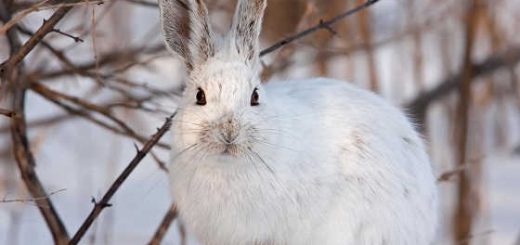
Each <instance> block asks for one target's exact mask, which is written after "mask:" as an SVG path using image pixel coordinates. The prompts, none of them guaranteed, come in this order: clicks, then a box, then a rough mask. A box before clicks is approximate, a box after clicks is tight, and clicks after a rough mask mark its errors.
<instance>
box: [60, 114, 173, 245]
mask: <svg viewBox="0 0 520 245" xmlns="http://www.w3.org/2000/svg"><path fill="white" fill-rule="evenodd" d="M174 116H175V114H174V115H172V116H170V117H168V118H166V121H165V122H164V124H163V125H162V127H161V128H159V129H158V130H157V133H155V134H154V135H153V136H152V137H151V138H150V139H149V140H148V141H147V142H146V143H145V144H144V145H143V147H142V148H141V149H140V150H137V153H136V155H135V157H134V158H133V159H132V161H131V162H130V163H129V164H128V166H127V167H126V168H125V169H124V170H123V172H122V173H121V174H120V175H119V177H117V179H116V180H115V181H114V183H112V185H111V186H110V188H109V189H108V191H107V192H106V193H105V194H104V195H103V197H102V198H101V200H100V201H99V202H94V208H93V209H92V211H91V212H90V214H89V215H88V216H87V218H86V219H85V221H84V222H83V224H82V225H81V227H80V228H79V229H78V231H77V232H76V233H75V234H74V236H73V237H72V239H71V240H70V243H69V244H78V242H79V241H80V240H81V238H82V237H83V236H84V235H85V233H86V232H87V230H88V229H89V227H90V226H91V225H92V223H93V222H94V221H95V219H96V218H97V217H98V216H99V214H100V213H101V211H103V209H105V208H106V207H109V206H111V204H110V203H109V202H110V199H112V196H114V194H115V193H116V191H117V190H118V189H119V188H120V187H121V185H122V184H123V182H124V181H125V180H126V179H127V178H128V176H129V175H130V174H131V173H132V171H133V170H134V169H135V168H136V167H137V165H138V164H139V163H140V162H141V160H143V159H144V157H145V156H146V155H147V154H148V152H149V151H150V150H151V149H152V147H154V146H155V145H156V144H157V143H158V142H159V140H160V139H161V137H162V136H163V135H164V134H165V133H166V132H167V131H168V130H169V128H170V126H171V122H172V118H173V117H174Z"/></svg>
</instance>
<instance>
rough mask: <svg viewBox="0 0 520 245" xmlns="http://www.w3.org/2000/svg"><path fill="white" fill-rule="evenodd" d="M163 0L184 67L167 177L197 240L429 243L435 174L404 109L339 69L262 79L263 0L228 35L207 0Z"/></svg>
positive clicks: (212, 243)
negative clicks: (324, 74) (333, 74)
mask: <svg viewBox="0 0 520 245" xmlns="http://www.w3.org/2000/svg"><path fill="white" fill-rule="evenodd" d="M160 7H161V19H162V29H163V34H164V36H165V39H166V44H167V46H168V47H169V49H171V50H172V51H173V52H174V53H176V54H178V55H180V56H181V57H182V58H183V59H184V61H185V63H186V67H187V69H188V74H189V77H188V79H187V81H186V88H185V91H184V93H183V96H182V100H181V102H180V105H179V110H178V113H177V116H176V117H175V119H174V122H173V126H172V130H173V142H172V163H171V166H170V173H171V175H170V177H171V186H172V192H173V195H174V200H175V202H176V203H177V205H178V209H179V213H180V217H181V218H182V220H183V222H184V223H185V224H186V225H187V228H188V231H189V232H191V233H192V234H194V235H195V237H196V238H197V239H198V240H199V242H201V243H203V244H208V245H235V244H237V245H242V244H243V245H246V244H251V245H253V244H263V245H267V244H271V245H284V244H294V245H300V244H319V245H336V244H337V245H351V244H352V245H363V244H367V245H368V244H374V245H379V244H381V245H383V244H385V245H394V244H395V245H397V244H399V245H402V244H413V245H416V244H418V245H421V244H429V243H431V241H432V239H433V237H434V231H435V227H436V221H437V219H436V216H437V212H436V209H437V191H436V186H435V181H434V177H433V174H432V169H431V166H430V163H429V160H428V156H427V154H426V152H425V149H424V144H423V142H422V139H421V138H420V137H419V136H418V135H417V133H416V132H415V131H414V128H413V127H412V125H411V124H410V122H409V121H408V120H407V118H406V117H405V116H404V115H403V113H402V112H400V111H399V110H398V109H397V108H395V107H394V106H391V105H390V104H389V103H387V102H385V101H384V100H383V99H381V98H380V97H378V96H377V95H375V94H373V93H371V92H368V91H365V90H362V89H359V88H356V87H355V86H353V85H349V83H347V82H344V81H336V80H331V79H325V78H315V79H308V80H297V81H282V82H269V83H267V84H266V85H263V84H261V83H260V79H259V74H258V71H259V63H260V62H259V57H258V56H259V55H258V54H259V47H258V46H259V45H258V36H259V33H260V29H261V23H262V16H263V12H264V9H265V7H266V0H239V1H238V6H237V8H236V13H235V16H234V18H233V23H232V26H231V30H230V32H229V33H228V34H227V35H225V36H223V37H217V36H216V35H215V34H214V33H213V32H212V30H211V27H210V25H209V23H208V20H209V19H208V13H207V8H206V6H205V4H204V3H203V0H160ZM288 11H290V10H288Z"/></svg>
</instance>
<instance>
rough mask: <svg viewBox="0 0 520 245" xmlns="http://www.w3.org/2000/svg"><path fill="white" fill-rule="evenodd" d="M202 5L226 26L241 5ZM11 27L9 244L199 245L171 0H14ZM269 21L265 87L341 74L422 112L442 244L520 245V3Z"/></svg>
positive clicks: (3, 116) (6, 161) (289, 2)
mask: <svg viewBox="0 0 520 245" xmlns="http://www.w3.org/2000/svg"><path fill="white" fill-rule="evenodd" d="M205 2H206V5H207V6H208V9H209V13H210V22H211V24H212V26H213V30H214V31H215V32H218V33H224V32H226V30H227V29H228V28H229V26H230V22H231V19H232V15H233V12H234V8H235V4H236V0H233V1H226V0H205ZM0 23H1V24H0V63H1V65H0V68H1V69H0V73H1V74H0V75H1V81H0V244H9V245H17V244H52V243H55V244H77V243H81V244H197V243H196V242H195V240H194V239H193V237H192V236H191V234H190V232H189V231H187V230H186V228H185V227H184V225H183V224H182V222H179V220H178V219H177V217H176V216H177V210H176V207H175V205H173V204H172V197H171V195H170V192H169V183H168V174H167V172H168V165H169V158H170V155H169V150H168V149H169V148H170V147H169V144H170V143H169V142H170V140H171V137H170V134H171V132H169V125H170V121H171V117H172V115H173V114H174V112H175V111H176V109H177V104H178V101H179V98H180V95H181V94H182V91H183V88H184V85H183V81H184V79H185V77H186V72H185V70H184V68H183V66H184V64H183V63H182V62H181V61H180V60H179V59H178V57H176V56H174V55H172V54H171V53H170V52H168V50H167V49H166V47H165V45H164V41H163V37H162V36H161V30H160V19H159V7H158V3H157V2H156V1H154V0H1V1H0ZM262 28H263V29H262V32H261V35H260V40H261V48H262V52H261V53H260V55H261V63H262V71H261V77H262V82H263V83H269V82H270V81H273V80H286V79H294V78H306V77H322V76H324V77H332V78H337V79H341V80H345V81H348V82H350V83H353V84H356V85H357V86H360V87H363V88H366V89H369V90H372V91H373V92H375V93H377V94H379V95H381V96H383V97H384V98H386V99H387V100H389V101H391V102H392V103H393V104H395V105H398V106H400V107H401V108H402V109H403V110H404V111H405V112H406V114H407V115H408V116H409V117H410V118H411V120H412V121H413V122H414V123H415V126H416V128H417V130H418V131H420V133H421V135H422V136H423V138H424V139H425V141H426V142H427V147H428V153H429V154H430V157H431V162H432V165H433V169H434V172H435V176H436V177H437V186H438V188H439V193H440V196H439V197H440V217H439V218H440V225H439V229H438V232H437V236H436V237H437V238H436V242H435V244H453V245H455V244H464V245H470V244H471V245H488V244H489V245H518V244H520V81H519V80H520V65H519V62H520V2H519V1H516V0H378V1H377V0H327V1H325V0H321V1H319V0H269V1H268V6H267V9H266V13H265V17H264V22H263V27H262ZM201 201H203V200H201ZM389 225H391V224H389Z"/></svg>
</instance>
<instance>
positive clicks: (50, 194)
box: [0, 189, 66, 203]
mask: <svg viewBox="0 0 520 245" xmlns="http://www.w3.org/2000/svg"><path fill="white" fill-rule="evenodd" d="M65 190H66V189H59V190H57V191H51V192H49V194H47V195H46V196H41V197H33V198H17V199H7V198H6V197H4V198H3V199H2V200H0V203H13V202H36V201H38V200H43V199H49V197H50V196H52V195H54V194H57V193H60V192H62V191H65Z"/></svg>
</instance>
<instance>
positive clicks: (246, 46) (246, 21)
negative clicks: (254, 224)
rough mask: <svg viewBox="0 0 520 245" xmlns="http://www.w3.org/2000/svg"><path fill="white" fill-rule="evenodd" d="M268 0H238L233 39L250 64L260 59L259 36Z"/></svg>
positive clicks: (239, 52) (232, 31)
mask: <svg viewBox="0 0 520 245" xmlns="http://www.w3.org/2000/svg"><path fill="white" fill-rule="evenodd" d="M266 2H267V0H238V4H237V7H236V11H235V16H234V17H233V24H232V26H231V41H232V42H234V46H235V48H236V51H237V52H238V54H239V56H240V57H241V58H243V59H244V60H245V62H246V63H248V64H250V65H256V64H257V63H258V61H259V58H258V54H259V45H258V36H259V35H260V30H261V28H262V18H263V15H264V10H265V7H266V5H267V3H266Z"/></svg>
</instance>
